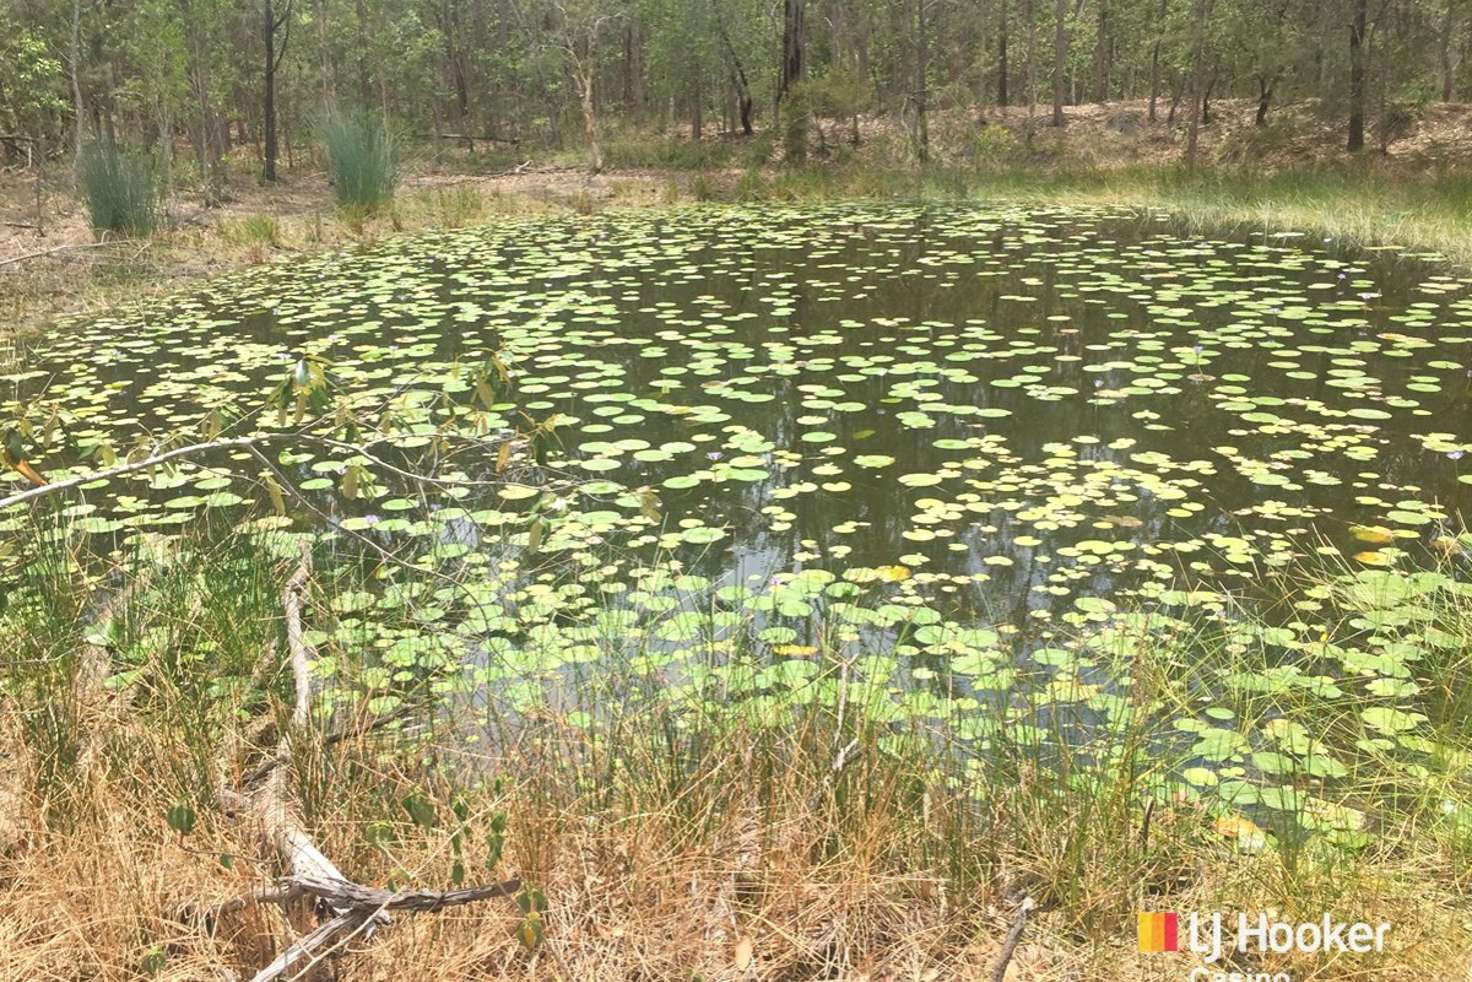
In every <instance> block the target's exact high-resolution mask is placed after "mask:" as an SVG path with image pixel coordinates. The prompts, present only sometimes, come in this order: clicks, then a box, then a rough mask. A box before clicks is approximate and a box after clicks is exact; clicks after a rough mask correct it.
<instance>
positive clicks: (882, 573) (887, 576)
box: [874, 564, 910, 583]
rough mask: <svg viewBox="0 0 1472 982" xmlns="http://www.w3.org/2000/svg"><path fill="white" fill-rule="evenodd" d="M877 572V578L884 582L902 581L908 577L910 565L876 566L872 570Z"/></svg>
mask: <svg viewBox="0 0 1472 982" xmlns="http://www.w3.org/2000/svg"><path fill="white" fill-rule="evenodd" d="M874 572H875V573H878V574H879V577H878V578H879V579H880V580H881V581H882V582H884V583H903V582H904V581H905V580H908V579H909V578H910V567H908V566H900V565H898V564H896V565H894V566H878V567H876V568H875V570H874Z"/></svg>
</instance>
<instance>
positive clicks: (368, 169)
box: [322, 113, 399, 211]
mask: <svg viewBox="0 0 1472 982" xmlns="http://www.w3.org/2000/svg"><path fill="white" fill-rule="evenodd" d="M322 144H323V146H324V148H325V149H326V151H327V167H328V177H329V179H330V180H331V181H332V190H333V194H334V195H335V197H336V198H337V203H338V204H339V205H340V206H342V207H344V208H354V209H361V210H364V211H372V210H375V209H377V208H379V207H381V206H383V205H385V204H387V203H388V202H390V201H392V200H393V196H394V189H395V188H396V187H397V186H398V182H399V157H398V146H397V145H396V143H395V141H394V137H393V134H392V133H390V132H389V131H388V129H387V127H385V126H384V125H383V122H382V120H380V119H379V118H378V117H377V116H374V115H370V114H367V113H335V114H333V115H332V116H330V117H328V118H327V120H326V121H325V122H324V123H323V124H322Z"/></svg>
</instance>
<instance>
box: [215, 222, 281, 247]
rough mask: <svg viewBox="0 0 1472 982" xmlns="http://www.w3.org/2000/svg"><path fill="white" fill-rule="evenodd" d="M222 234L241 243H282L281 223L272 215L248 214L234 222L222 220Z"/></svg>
mask: <svg viewBox="0 0 1472 982" xmlns="http://www.w3.org/2000/svg"><path fill="white" fill-rule="evenodd" d="M220 232H221V234H222V235H223V236H224V237H225V238H226V239H227V240H229V241H231V242H238V243H240V244H241V245H272V246H274V245H280V244H281V223H279V222H278V221H276V219H275V218H273V217H271V216H270V215H247V216H245V217H244V218H241V219H237V220H236V221H232V222H222V223H221V225H220Z"/></svg>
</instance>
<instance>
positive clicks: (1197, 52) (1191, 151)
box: [1186, 0, 1211, 166]
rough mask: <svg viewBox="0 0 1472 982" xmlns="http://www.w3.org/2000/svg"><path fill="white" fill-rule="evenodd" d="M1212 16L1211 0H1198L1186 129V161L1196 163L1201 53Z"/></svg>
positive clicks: (1200, 88)
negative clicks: (1188, 117) (1188, 114)
mask: <svg viewBox="0 0 1472 982" xmlns="http://www.w3.org/2000/svg"><path fill="white" fill-rule="evenodd" d="M1210 16H1211V0H1196V24H1195V27H1194V29H1193V33H1194V34H1195V38H1194V40H1193V41H1192V45H1191V125H1190V126H1189V128H1188V129H1187V130H1186V163H1187V164H1188V165H1191V166H1194V165H1195V163H1196V135H1197V131H1198V130H1199V129H1200V128H1201V104H1202V93H1203V91H1204V88H1205V87H1204V86H1203V85H1202V79H1201V54H1202V51H1203V50H1204V48H1205V46H1206V20H1207V18H1208V17H1210Z"/></svg>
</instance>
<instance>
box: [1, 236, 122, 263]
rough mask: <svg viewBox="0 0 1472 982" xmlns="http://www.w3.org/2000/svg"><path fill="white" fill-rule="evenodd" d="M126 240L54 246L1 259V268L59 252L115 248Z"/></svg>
mask: <svg viewBox="0 0 1472 982" xmlns="http://www.w3.org/2000/svg"><path fill="white" fill-rule="evenodd" d="M126 241H127V240H126V239H112V240H109V241H103V242H74V243H72V244H71V245H59V246H53V247H51V248H50V249H42V250H40V251H39V252H28V253H26V254H25V255H23V256H12V257H10V258H9V259H0V266H9V265H10V264H11V263H18V262H24V261H25V260H27V259H40V258H41V257H42V256H52V255H55V254H56V253H58V252H70V251H72V250H81V249H100V248H102V247H103V246H114V245H118V244H119V243H120V242H126Z"/></svg>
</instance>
